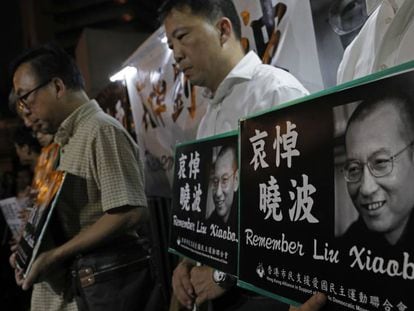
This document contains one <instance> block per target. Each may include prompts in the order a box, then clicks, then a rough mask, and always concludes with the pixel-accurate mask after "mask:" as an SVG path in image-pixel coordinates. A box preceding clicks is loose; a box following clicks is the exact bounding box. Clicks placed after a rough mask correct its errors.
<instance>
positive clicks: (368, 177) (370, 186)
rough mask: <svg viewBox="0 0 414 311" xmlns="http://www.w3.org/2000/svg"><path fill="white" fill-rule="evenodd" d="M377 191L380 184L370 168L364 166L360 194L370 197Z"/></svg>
mask: <svg viewBox="0 0 414 311" xmlns="http://www.w3.org/2000/svg"><path fill="white" fill-rule="evenodd" d="M377 189H378V184H377V180H376V178H375V176H373V175H372V173H371V171H370V170H369V168H368V166H367V165H364V171H363V173H362V176H361V186H360V189H359V192H360V193H361V194H362V195H364V196H368V195H370V194H372V193H374V192H375V191H377Z"/></svg>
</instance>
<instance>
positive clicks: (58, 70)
mask: <svg viewBox="0 0 414 311" xmlns="http://www.w3.org/2000/svg"><path fill="white" fill-rule="evenodd" d="M23 63H30V65H31V66H32V67H33V70H34V73H35V74H36V78H37V79H38V81H37V82H38V83H44V82H45V81H48V80H49V79H52V78H55V77H57V78H60V79H61V80H62V81H63V83H65V85H66V87H67V88H68V89H72V90H81V89H84V88H85V83H84V80H83V77H82V74H81V73H80V71H79V68H78V67H77V66H76V63H75V61H74V59H73V58H72V57H71V56H70V55H69V54H68V53H66V52H65V51H64V50H63V49H62V48H60V47H59V46H58V45H56V44H54V43H48V44H45V45H42V46H39V47H35V48H32V49H29V50H27V51H25V52H23V53H22V54H21V55H19V56H18V57H17V58H16V59H15V60H14V61H13V62H12V64H11V74H12V76H13V75H14V73H15V72H16V70H17V68H18V67H19V66H20V65H22V64H23Z"/></svg>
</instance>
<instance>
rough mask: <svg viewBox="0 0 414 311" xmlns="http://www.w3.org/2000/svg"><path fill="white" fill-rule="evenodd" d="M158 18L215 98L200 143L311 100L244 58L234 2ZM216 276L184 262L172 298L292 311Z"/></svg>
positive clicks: (173, 5)
mask: <svg viewBox="0 0 414 311" xmlns="http://www.w3.org/2000/svg"><path fill="white" fill-rule="evenodd" d="M160 13H161V18H162V20H163V22H164V26H165V30H166V35H167V38H168V44H169V47H170V48H171V50H172V51H173V53H174V58H175V60H176V62H177V64H178V66H179V68H180V69H181V70H182V71H183V73H184V74H185V75H186V77H187V78H188V79H189V80H190V81H191V82H192V83H193V84H194V85H197V86H202V87H206V88H207V89H208V90H209V91H211V93H212V99H211V102H210V103H209V105H208V108H207V112H206V114H205V115H204V117H203V119H202V121H201V123H200V125H199V128H198V132H197V137H198V138H202V137H206V136H210V135H215V134H219V133H222V132H226V131H230V130H235V129H237V126H238V120H239V119H240V118H241V117H244V116H246V115H248V114H251V113H253V112H256V111H259V110H263V109H267V108H270V107H273V106H275V105H277V104H281V103H284V102H286V101H289V100H293V99H295V98H298V97H302V96H304V95H307V94H308V92H307V90H306V89H305V88H304V87H303V86H302V85H301V84H300V82H299V81H297V80H296V79H295V78H294V77H293V76H292V75H291V74H289V73H287V72H285V71H283V70H281V69H277V68H275V67H272V66H269V65H264V64H262V62H261V60H260V59H259V58H258V56H257V55H256V54H255V53H254V52H249V53H248V54H247V55H245V54H244V50H243V47H242V45H241V43H240V39H241V30H240V28H241V27H240V20H239V17H238V15H237V11H236V9H235V7H234V5H233V3H232V1H229V0H198V1H189V0H168V1H165V3H164V4H163V6H162V8H161V9H160ZM215 272H217V271H214V269H213V268H211V267H208V266H194V264H193V263H192V262H190V261H188V260H183V261H182V262H181V263H180V264H179V265H178V266H177V268H176V269H175V270H174V274H173V289H174V294H175V295H176V297H177V299H178V300H179V301H180V303H181V304H182V305H184V306H185V307H187V308H188V309H191V308H192V307H193V305H194V304H196V305H200V304H202V303H203V302H205V301H208V300H211V301H213V308H214V310H220V311H224V310H230V309H231V310H238V311H242V310H243V311H247V310H255V309H259V308H260V309H261V311H265V310H272V311H276V310H284V309H286V310H287V309H288V306H287V305H284V304H282V303H279V302H277V301H272V300H271V299H266V298H265V297H260V296H255V298H258V299H249V297H243V295H241V294H240V293H239V292H237V291H236V293H235V289H234V286H233V288H232V286H231V284H229V283H227V282H219V281H216V280H215V278H214V275H216V274H217V273H215ZM224 283H226V284H224ZM233 285H234V283H233ZM324 302H325V297H324V296H323V295H316V296H313V297H312V298H311V300H309V301H308V302H307V303H306V304H304V305H303V306H302V307H301V309H300V310H309V311H310V310H317V309H318V308H319V307H320V306H321V305H323V303H324ZM292 308H293V307H292Z"/></svg>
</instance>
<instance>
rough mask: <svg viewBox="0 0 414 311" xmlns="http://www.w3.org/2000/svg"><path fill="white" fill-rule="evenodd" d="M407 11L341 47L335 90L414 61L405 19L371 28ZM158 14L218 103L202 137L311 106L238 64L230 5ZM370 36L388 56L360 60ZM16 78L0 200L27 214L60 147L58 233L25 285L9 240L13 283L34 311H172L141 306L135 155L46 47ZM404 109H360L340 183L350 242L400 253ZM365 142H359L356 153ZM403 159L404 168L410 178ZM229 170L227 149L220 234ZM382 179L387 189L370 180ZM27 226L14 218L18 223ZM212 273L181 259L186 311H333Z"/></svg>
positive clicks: (144, 253) (71, 65)
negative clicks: (11, 163) (14, 202)
mask: <svg viewBox="0 0 414 311" xmlns="http://www.w3.org/2000/svg"><path fill="white" fill-rule="evenodd" d="M390 3H392V5H390ZM413 8H414V4H413V2H412V1H410V0H405V1H404V0H396V1H391V0H384V1H382V2H381V4H380V5H379V6H378V8H377V9H376V10H375V12H374V13H373V14H372V15H371V17H370V18H369V19H368V22H367V24H366V25H365V26H364V27H363V28H362V30H361V32H360V34H359V35H358V36H357V37H356V38H355V40H354V41H353V42H352V43H351V44H350V45H349V47H348V48H347V50H346V52H345V57H344V60H343V62H342V64H341V66H340V70H339V73H338V81H341V82H342V81H346V80H351V79H354V78H357V77H359V76H361V75H365V74H368V73H371V72H374V71H376V70H379V69H383V68H385V67H382V66H381V64H380V63H381V62H386V63H387V66H392V65H395V64H397V63H400V62H403V61H405V60H409V59H412V56H413V55H412V54H414V52H412V51H413V50H411V52H410V53H411V54H410V53H408V52H407V49H406V46H407V44H408V43H407V42H408V41H409V42H412V41H410V38H411V37H412V36H413V33H414V31H412V23H411V24H410V23H409V22H408V21H407V19H404V23H403V25H402V26H401V23H398V20H397V21H396V22H395V23H393V21H392V19H391V21H388V22H387V24H386V25H382V26H381V27H379V28H373V27H372V25H374V24H376V23H377V22H378V23H379V22H380V21H379V20H378V19H379V18H380V17H381V16H383V15H384V14H388V15H392V16H391V17H392V18H395V19H398V18H399V16H400V15H403V13H406V14H404V16H405V15H407V14H409V12H412V9H413ZM159 13H160V20H161V21H162V24H163V26H164V27H165V31H166V36H167V39H168V45H169V48H170V49H171V50H172V52H173V55H174V59H175V61H176V64H177V65H178V67H179V68H180V70H181V71H182V72H183V73H184V75H185V76H186V78H188V79H189V80H190V81H191V83H192V84H193V85H196V86H200V87H204V88H207V89H208V90H209V91H211V93H212V94H213V95H212V97H211V100H210V102H209V104H208V108H207V111H206V113H205V115H204V116H203V118H202V121H201V123H200V124H199V127H198V130H197V138H204V137H207V136H211V135H216V134H221V133H223V132H227V131H230V130H235V129H237V125H238V120H239V119H240V118H242V117H244V116H246V115H248V114H251V113H253V112H257V111H260V110H264V109H267V108H271V107H273V106H275V105H279V104H282V103H284V102H287V101H290V100H293V99H296V98H300V97H303V96H305V95H307V94H309V93H308V91H307V90H306V89H305V87H304V86H303V85H302V84H301V83H300V82H299V81H298V80H297V79H296V78H295V77H294V76H293V75H292V74H290V73H288V72H286V71H285V70H282V69H279V68H276V67H274V66H270V65H265V64H263V63H262V61H261V60H260V58H259V57H258V56H257V55H256V54H255V52H253V51H250V52H248V53H247V54H245V50H244V48H243V46H242V43H241V37H242V36H241V25H240V19H239V16H238V14H237V11H236V9H235V7H234V4H233V2H232V1H228V0H227V1H226V0H199V1H195V0H192V1H191V0H168V1H165V3H164V4H163V6H162V7H161V8H160V11H159ZM388 15H387V16H388ZM409 16H414V15H412V14H411V15H409ZM398 26H401V27H402V28H401V27H400V28H398ZM396 29H397V30H396ZM375 31H378V32H379V33H378V34H375V38H377V37H378V38H380V39H381V40H383V41H384V42H383V43H382V45H386V46H387V48H384V49H380V51H379V52H378V50H375V49H373V50H372V51H371V50H369V49H368V50H367V48H366V45H367V44H369V46H371V45H370V44H371V43H367V40H366V38H373V37H374V35H372V33H373V32H375ZM396 31H400V33H402V34H403V35H402V36H401V37H399V38H402V39H401V40H400V41H399V42H398V43H396V44H395V45H394V46H393V47H394V48H395V50H396V51H397V52H395V51H394V52H392V51H390V50H389V42H388V40H389V36H390V34H389V33H388V32H390V33H391V32H392V33H395V32H396ZM364 38H365V39H364ZM381 40H379V41H381ZM406 40H407V41H406ZM385 41H386V42H385ZM372 44H374V43H372ZM375 44H377V43H375ZM367 51H369V53H370V54H369V55H368V56H367V53H368V52H367ZM376 53H377V54H376ZM387 53H388V54H387ZM361 54H364V55H365V56H361ZM361 58H362V59H365V60H366V61H367V63H366V64H362V65H361V64H360V63H358V64H356V63H355V59H361ZM362 67H363V68H362ZM12 77H13V89H12V91H11V95H10V98H9V106H10V108H11V109H12V110H14V111H16V112H17V114H18V116H19V117H20V118H21V120H22V125H21V127H19V128H18V129H17V131H16V133H15V135H14V137H13V139H14V144H15V148H16V154H17V156H18V159H19V165H18V166H17V167H16V169H15V182H14V185H15V186H14V187H13V186H10V185H8V183H9V184H13V183H12V182H10V181H9V182H7V179H6V177H4V178H3V183H2V187H1V190H2V192H1V197H2V198H5V197H9V196H16V197H17V198H19V199H20V200H21V201H22V202H23V201H24V202H25V206H28V207H30V205H31V202H33V195H36V194H33V192H31V191H30V190H31V188H32V187H31V186H32V178H33V175H34V174H35V172H34V170H35V167H36V163H37V160H38V158H39V156H40V155H41V153H42V150H45V149H42V148H46V147H47V146H49V145H50V144H57V146H58V148H59V156H58V157H57V158H56V162H55V163H54V167H55V169H56V170H59V171H62V172H64V176H65V177H64V181H63V185H62V187H61V189H60V195H59V198H58V200H57V201H56V213H55V215H54V219H53V221H55V222H56V223H59V226H53V228H52V229H53V230H52V229H51V230H50V231H51V232H49V234H50V235H51V236H52V238H51V239H50V240H49V239H47V243H45V245H44V246H43V247H42V249H41V250H40V251H39V254H38V256H37V258H36V259H35V260H34V262H33V263H32V265H31V269H30V271H28V273H23V272H24V271H22V269H21V267H19V265H17V264H16V247H17V246H16V243H18V241H13V239H12V238H10V241H11V242H10V243H11V244H10V245H11V252H10V258H8V261H9V263H10V265H11V267H12V269H13V270H14V278H15V282H16V284H17V285H18V286H19V287H21V288H22V289H23V290H30V291H31V301H30V310H33V311H36V310H148V311H149V310H165V309H166V308H168V306H158V309H157V308H156V307H154V305H155V304H154V302H153V301H152V302H151V301H150V300H151V299H148V298H149V297H151V288H152V284H153V283H154V277H153V275H152V269H151V264H150V251H149V250H148V248H147V247H145V245H144V243H143V242H142V239H141V236H139V235H138V234H137V229H138V228H139V227H140V226H143V225H144V224H145V223H146V222H148V208H147V199H146V195H145V191H144V176H143V172H144V170H143V165H144V164H143V160H142V158H141V157H140V152H139V147H138V145H137V144H136V142H135V141H134V140H133V139H132V138H131V137H130V135H129V134H128V133H127V132H126V130H125V129H124V127H123V126H122V125H121V124H120V123H119V122H118V121H116V120H115V119H114V118H112V117H110V116H108V115H107V114H106V113H105V112H104V111H102V109H101V108H100V107H99V104H98V103H97V102H96V101H95V100H93V99H90V98H89V97H88V95H87V94H86V92H85V86H84V81H83V77H82V75H81V73H80V71H79V69H78V67H77V66H76V64H75V62H74V60H73V59H72V58H71V57H70V56H69V55H68V54H67V53H66V52H65V51H64V50H62V49H61V48H59V47H57V46H55V45H52V44H47V45H43V46H40V47H36V48H33V49H30V50H28V51H25V52H24V53H23V54H22V55H20V56H18V57H17V58H16V60H15V61H14V62H13V66H12ZM411 100H412V99H400V98H397V97H396V96H393V97H390V98H386V99H376V100H375V101H372V102H370V103H367V104H361V106H360V108H358V109H357V110H356V112H355V113H354V115H353V116H352V117H351V119H350V121H349V123H348V126H347V129H346V133H345V140H346V157H347V162H346V167H345V179H346V181H347V186H348V192H349V195H350V197H351V199H352V201H353V203H354V205H355V207H356V209H357V210H358V212H359V213H360V218H359V219H358V221H357V222H356V223H355V224H352V226H351V227H350V229H349V230H348V232H347V233H346V234H345V235H344V239H357V238H358V237H360V236H361V235H363V236H367V237H370V236H372V237H371V239H372V241H373V243H374V242H378V241H382V243H386V244H391V245H396V244H401V243H407V232H408V230H411V231H412V227H410V224H411V223H412V215H411V214H412V213H411V211H412V208H413V207H414V199H412V198H411V197H410V198H409V199H407V198H406V197H404V199H402V198H401V197H402V193H411V192H410V190H409V185H410V179H409V178H411V177H413V176H414V173H413V172H412V168H413V167H414V166H413V163H414V159H413V156H412V146H413V141H412V136H413V135H412V132H413V129H412V124H413V122H412V119H410V118H411V114H412V113H411V110H412V108H410V107H408V108H407V106H410V105H412V101H411ZM407 104H408V105H407ZM367 111H369V112H370V114H369V115H368V114H367ZM390 115H391V116H393V117H392V118H391V119H392V121H393V123H390V122H388V123H387V122H385V121H384V120H382V119H381V118H384V117H385V116H386V117H387V120H389V118H390ZM407 115H408V117H407ZM367 124H369V126H368V127H366V126H367ZM383 124H387V126H388V127H389V128H388V130H387V131H386V132H387V133H389V137H384V136H380V135H379V134H378V133H381V132H383V131H384V128H383ZM400 124H404V125H405V126H402V125H401V126H400ZM408 124H409V125H408ZM361 136H364V138H365V139H363V140H362V141H363V142H362V144H361V138H360V137H361ZM366 142H369V144H367V143H366ZM377 149H378V150H379V152H377ZM397 157H398V159H399V160H398V161H405V162H407V163H406V164H407V165H405V166H403V167H404V169H401V167H400V166H399V162H398V161H397V160H396V159H397ZM236 159H237V157H236V154H235V150H232V149H226V150H222V151H220V153H219V155H218V156H217V160H216V162H215V165H214V173H215V174H214V178H216V179H215V181H214V184H213V188H214V189H213V202H214V204H215V209H214V212H213V214H212V216H210V217H213V218H214V217H215V218H217V221H222V222H224V223H226V222H227V221H228V218H229V215H230V214H231V213H232V212H233V213H234V211H235V208H234V206H233V205H234V204H233V196H234V195H235V192H236V191H237V189H238V186H237V184H238V169H237V164H236ZM378 159H379V160H378ZM379 162H381V163H380V164H378V163H379ZM396 162H398V163H396ZM407 168H409V169H407ZM398 174H399V176H401V177H398V178H397V177H396V176H397V175H398ZM411 174H413V175H411ZM224 175H225V176H224ZM223 176H224V177H223ZM385 176H391V177H392V178H390V179H389V180H386V179H381V180H378V179H377V177H385ZM393 178H394V179H393ZM395 178H396V179H397V182H396V181H395ZM384 202H387V204H388V205H387V208H386V209H385V211H384V212H383V213H382V214H381V215H379V216H378V215H375V217H373V210H374V209H379V208H380V207H381V205H382V204H385V203H384ZM391 202H392V203H395V204H391ZM28 213H30V211H29V212H22V216H21V217H22V219H24V222H25V221H27V218H28V216H27V215H28ZM56 227H57V228H56ZM407 228H408V229H407ZM410 228H411V229H410ZM372 232H375V233H372ZM57 236H59V239H57V238H56V237H57ZM165 251H167V250H165ZM2 253H4V252H2ZM275 260H277V258H276V259H275ZM12 269H10V271H12ZM2 271H3V269H2ZM217 273H220V271H217V270H215V269H213V268H211V267H209V266H206V265H197V264H196V263H195V262H193V261H191V260H189V259H186V258H183V259H181V260H180V261H179V263H178V264H177V266H176V267H175V269H174V271H173V272H172V293H173V297H174V298H173V300H174V299H176V300H177V301H178V304H179V305H181V306H182V307H183V308H185V309H188V310H192V309H193V308H194V307H195V306H207V308H209V310H214V311H215V310H218V311H226V310H229V311H230V310H238V311H249V310H255V309H259V308H260V309H261V310H262V311H267V310H269V311H270V310H272V311H277V310H297V311H313V310H320V309H321V308H323V306H324V305H325V303H326V300H327V297H326V296H325V295H324V294H322V293H316V294H314V295H313V296H311V297H310V298H309V300H308V301H306V302H305V303H304V304H303V305H302V306H299V307H295V306H290V305H287V304H284V303H282V302H279V301H277V300H274V299H270V298H267V297H264V296H261V295H258V294H255V293H252V292H250V291H248V290H244V289H241V288H239V287H237V286H236V279H235V278H234V277H233V276H227V277H225V279H226V282H220V281H217V279H216V277H215V275H216V274H217ZM13 299H16V298H13ZM151 303H153V305H151V306H150V304H151ZM27 304H29V303H28V302H27ZM26 308H28V306H26ZM151 308H152V309H151Z"/></svg>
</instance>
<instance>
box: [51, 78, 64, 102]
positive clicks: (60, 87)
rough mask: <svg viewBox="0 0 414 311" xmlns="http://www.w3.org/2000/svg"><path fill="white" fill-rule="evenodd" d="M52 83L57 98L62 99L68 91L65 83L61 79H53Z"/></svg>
mask: <svg viewBox="0 0 414 311" xmlns="http://www.w3.org/2000/svg"><path fill="white" fill-rule="evenodd" d="M52 83H53V86H54V88H55V90H56V98H61V97H62V96H63V95H64V94H65V93H66V90H67V89H66V85H65V83H64V82H63V80H62V79H61V78H53V79H52Z"/></svg>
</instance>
